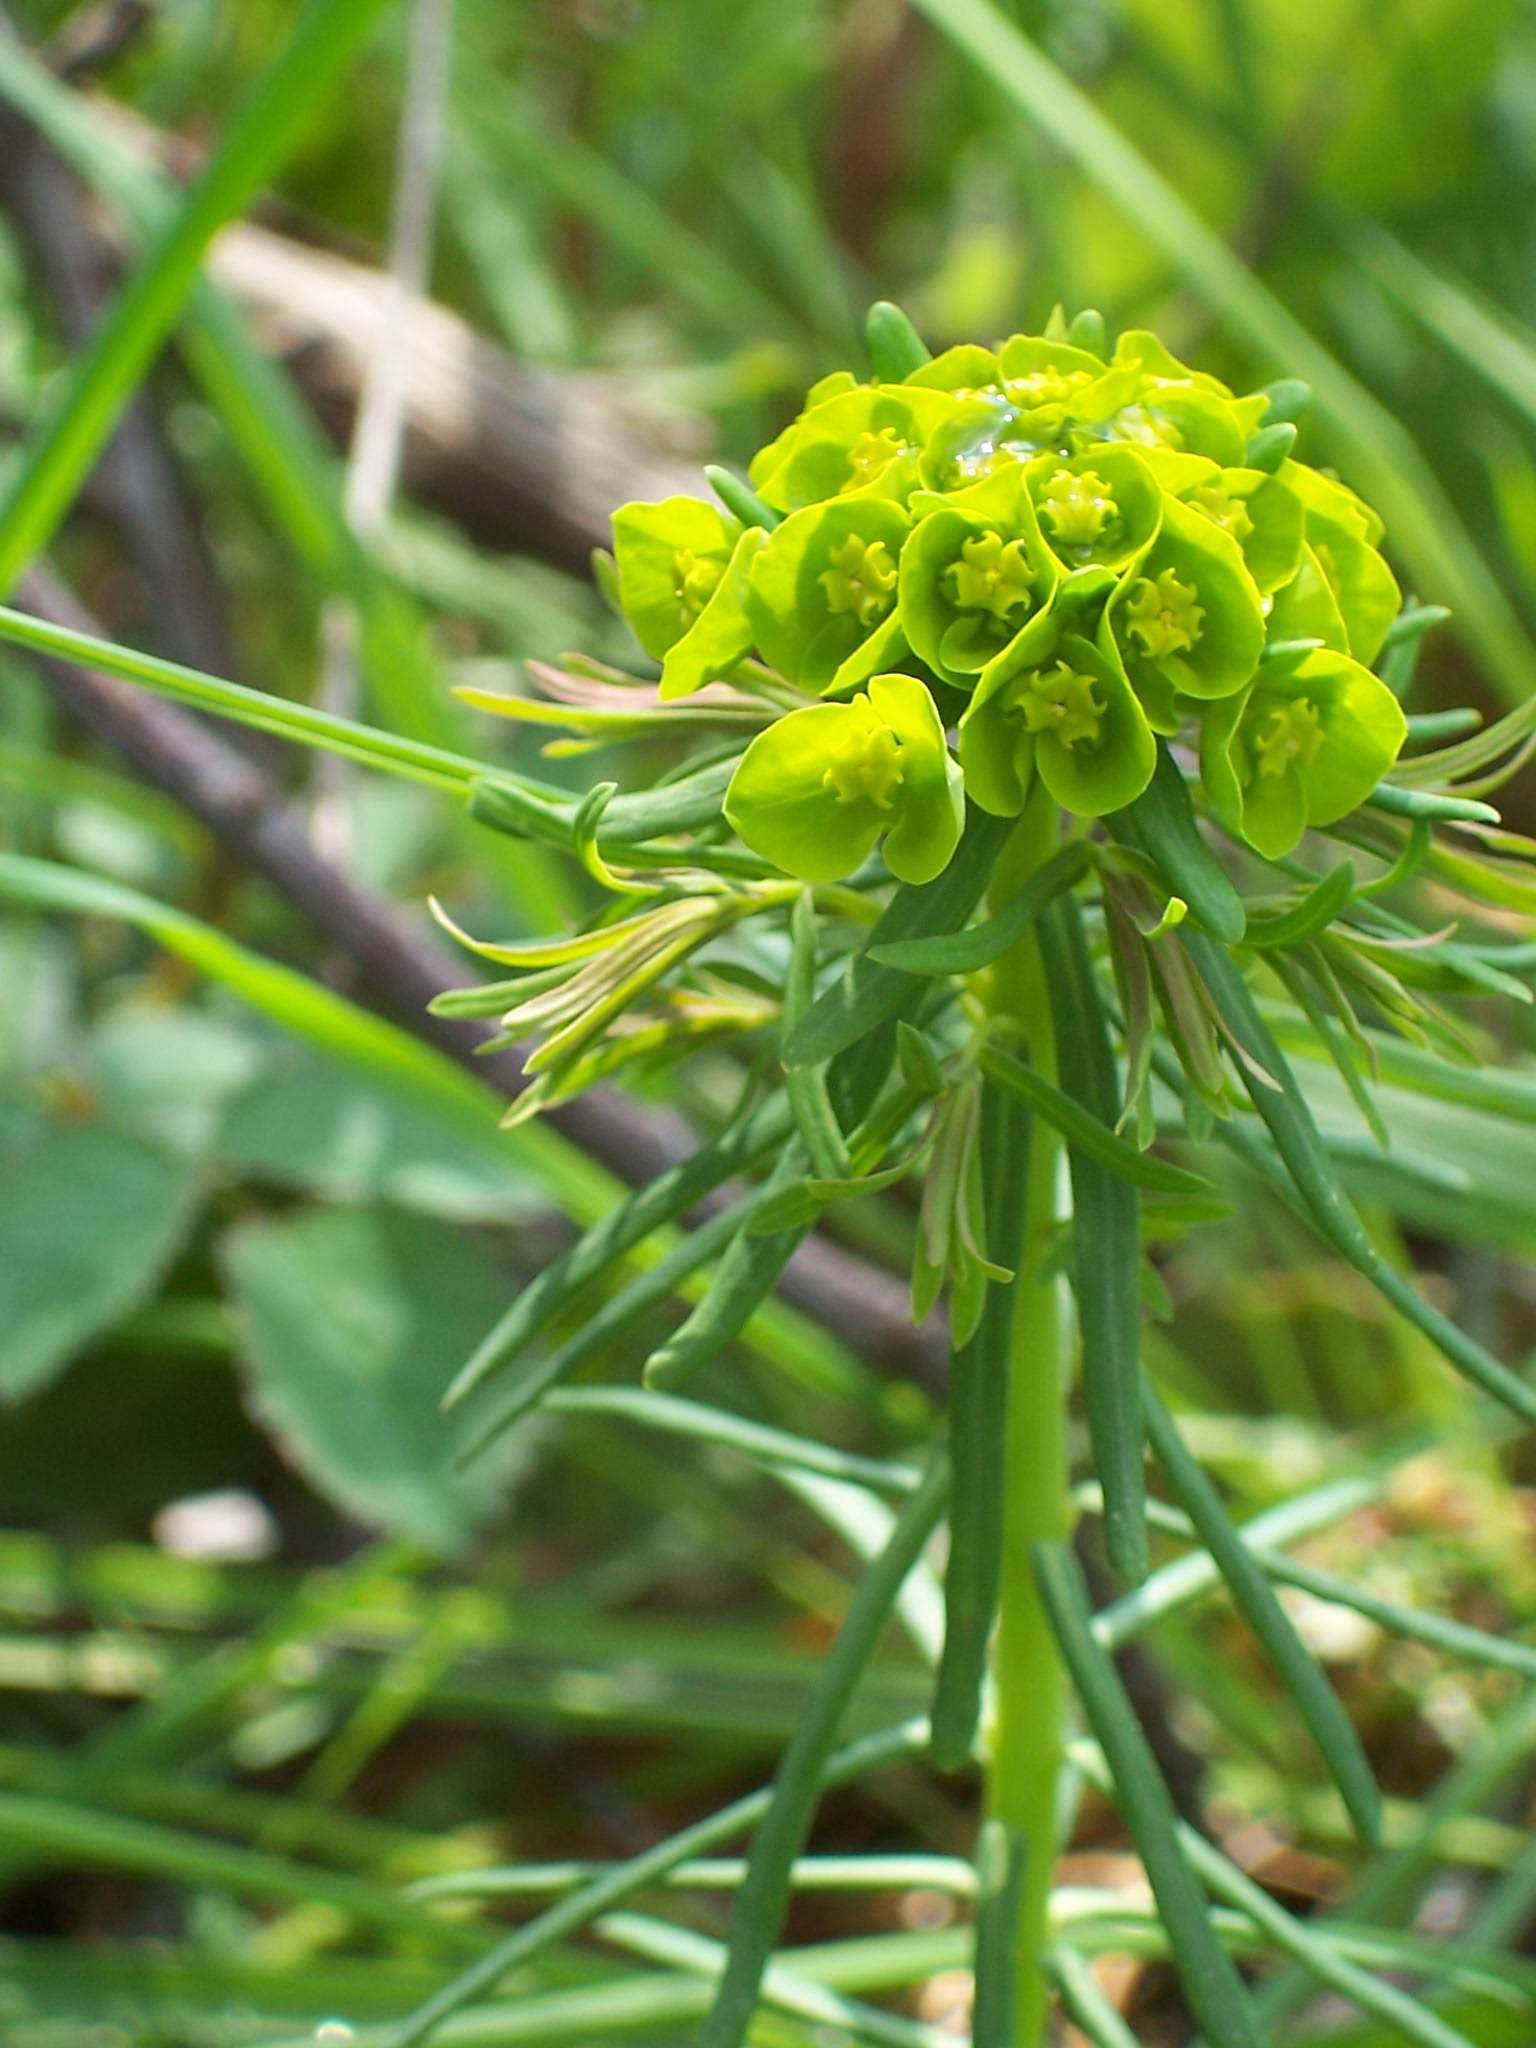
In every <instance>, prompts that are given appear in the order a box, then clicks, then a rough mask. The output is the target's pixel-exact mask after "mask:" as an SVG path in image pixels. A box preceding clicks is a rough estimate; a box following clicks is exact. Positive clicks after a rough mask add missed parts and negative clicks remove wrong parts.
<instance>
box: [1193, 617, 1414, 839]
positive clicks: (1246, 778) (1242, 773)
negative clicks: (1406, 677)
mask: <svg viewBox="0 0 1536 2048" xmlns="http://www.w3.org/2000/svg"><path fill="white" fill-rule="evenodd" d="M1272 666H1273V668H1274V669H1276V670H1277V671H1278V673H1276V674H1273V675H1272V674H1271V673H1270V672H1269V668H1268V667H1266V669H1265V670H1264V671H1261V673H1260V676H1259V679H1258V681H1257V682H1255V683H1254V684H1253V685H1252V686H1251V688H1249V689H1248V690H1246V691H1244V692H1243V694H1242V695H1241V696H1239V697H1234V698H1230V699H1228V700H1227V701H1226V702H1225V703H1223V704H1221V705H1217V706H1213V707H1212V709H1211V712H1210V713H1209V714H1208V715H1207V717H1206V720H1205V728H1204V732H1203V734H1202V739H1201V749H1200V772H1201V778H1202V780H1203V781H1204V784H1205V789H1206V794H1207V796H1208V797H1209V798H1210V801H1211V805H1212V808H1213V809H1214V810H1215V812H1216V814H1217V816H1218V817H1219V818H1221V820H1222V821H1223V823H1224V824H1226V825H1228V826H1229V827H1230V828H1231V829H1232V830H1233V831H1234V832H1236V833H1238V834H1239V835H1240V836H1241V837H1242V838H1244V839H1246V840H1247V841H1248V843H1249V845H1250V846H1252V847H1254V848H1255V849H1256V850H1257V851H1258V852H1259V853H1262V854H1263V855H1264V856H1265V857H1266V858H1267V859H1269V860H1279V859H1281V858H1282V857H1283V856H1284V855H1286V854H1288V853H1289V852H1291V850H1292V849H1293V848H1294V847H1295V846H1296V844H1297V842H1298V841H1299V840H1300V838H1301V836H1302V834H1303V833H1304V832H1305V831H1306V830H1307V828H1308V827H1309V826H1312V825H1331V824H1333V823H1334V821H1335V820H1336V819H1338V818H1342V817H1343V816H1344V815H1345V813H1346V812H1348V811H1352V810H1354V809H1355V808H1356V806H1357V805H1359V804H1361V803H1363V802H1364V801H1365V799H1366V798H1367V797H1368V796H1369V795H1370V793H1371V791H1372V790H1373V789H1374V788H1375V786H1376V784H1377V783H1378V782H1379V781H1380V780H1381V778H1382V776H1383V775H1384V774H1385V773H1386V771H1387V770H1388V768H1390V767H1391V765H1392V763H1393V762H1394V761H1395V760H1396V759H1397V754H1398V750H1399V748H1400V747H1401V746H1402V744H1403V740H1404V737H1405V736H1406V733H1407V724H1406V721H1405V720H1404V717H1403V713H1402V708H1401V706H1400V705H1399V704H1398V701H1397V699H1396V698H1395V697H1394V696H1393V694H1392V692H1391V691H1390V690H1389V689H1388V688H1387V686H1386V684H1385V683H1383V682H1381V681H1380V680H1379V679H1378V678H1377V677H1376V676H1373V675H1372V674H1371V672H1370V670H1369V669H1367V668H1363V667H1362V666H1361V665H1360V663H1359V662H1358V661H1354V660H1351V658H1350V657H1349V656H1348V655H1347V654H1338V653H1335V652H1334V651H1333V650H1332V649H1329V648H1319V649H1317V650H1316V651H1315V652H1313V653H1310V654H1307V655H1305V656H1304V657H1303V658H1302V659H1301V660H1299V661H1297V662H1295V663H1282V662H1276V663H1274V664H1273V665H1272Z"/></svg>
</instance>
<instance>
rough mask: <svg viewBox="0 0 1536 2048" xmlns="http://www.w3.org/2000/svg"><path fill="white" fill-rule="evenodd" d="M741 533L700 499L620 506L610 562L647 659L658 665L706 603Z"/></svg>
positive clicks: (723, 572) (620, 593)
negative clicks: (613, 563)
mask: <svg viewBox="0 0 1536 2048" xmlns="http://www.w3.org/2000/svg"><path fill="white" fill-rule="evenodd" d="M740 532H741V526H740V523H739V521H737V520H735V519H732V518H730V517H728V515H727V514H726V513H724V512H720V511H717V510H716V509H715V507H714V506H713V505H709V504H706V503H705V502H704V500H703V499H702V498H663V499H662V500H661V501H660V503H658V504H654V505H646V504H633V505H621V506H620V507H619V509H618V511H617V512H615V513H614V515H613V556H614V562H615V565H616V566H617V568H618V572H619V595H620V598H621V599H622V601H623V605H624V615H625V617H626V618H627V619H628V620H629V623H630V624H631V625H632V626H633V627H634V629H635V637H636V639H637V640H638V641H639V642H640V645H641V646H642V647H643V648H644V649H645V651H646V653H647V654H653V655H655V656H656V657H657V659H658V660H659V659H660V658H661V656H662V655H664V654H665V653H666V651H667V649H668V648H669V647H671V646H672V645H673V643H674V642H675V641H678V640H681V639H682V637H683V635H684V634H685V633H686V632H687V631H688V628H689V627H690V626H691V625H692V624H693V622H694V620H695V619H696V618H697V617H698V616H699V614H700V613H701V612H702V611H703V609H704V607H705V606H706V605H707V604H708V603H709V600H710V598H711V597H712V596H713V595H714V593H715V588H716V586H717V585H718V583H719V582H720V579H721V577H722V576H723V575H724V574H725V570H726V565H727V563H728V562H729V561H730V559H731V553H732V550H733V549H734V548H735V545H736V537H737V535H738V534H739V533H740Z"/></svg>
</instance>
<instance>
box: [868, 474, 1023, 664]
mask: <svg viewBox="0 0 1536 2048" xmlns="http://www.w3.org/2000/svg"><path fill="white" fill-rule="evenodd" d="M910 509H911V511H912V513H913V514H914V516H915V517H916V518H917V525H916V527H915V528H914V529H913V532H912V535H911V538H910V539H909V540H908V542H907V545H906V547H905V549H904V551H903V553H902V557H901V574H900V577H899V579H898V584H897V590H898V597H899V601H900V606H901V623H902V629H903V631H904V632H905V634H906V636H907V640H908V642H909V643H910V645H911V648H912V651H913V653H914V654H916V655H917V656H918V657H919V658H920V659H921V660H923V661H926V662H927V663H928V665H929V667H930V668H932V669H934V670H935V671H936V672H937V673H938V674H939V675H941V676H943V677H944V678H945V679H946V680H947V681H949V682H953V683H961V684H964V685H966V686H967V687H968V686H969V684H970V682H971V679H972V678H973V677H974V676H975V675H977V674H978V673H979V672H980V671H981V670H982V669H984V668H985V667H986V666H987V664H988V662H989V661H991V660H992V659H993V658H994V657H995V656H996V655H998V654H1000V653H1001V652H1002V650H1003V649H1004V648H1005V647H1006V646H1007V644H1008V642H1009V641H1010V640H1012V639H1013V637H1014V635H1015V634H1016V633H1017V632H1019V631H1020V630H1021V629H1022V627H1023V626H1024V625H1025V624H1027V622H1028V621H1029V620H1030V619H1031V618H1032V617H1033V616H1034V614H1035V613H1036V612H1037V611H1038V610H1039V609H1040V607H1041V606H1042V605H1043V604H1044V603H1045V602H1046V601H1047V600H1048V599H1049V597H1050V595H1051V592H1052V590H1053V589H1054V588H1055V585H1056V578H1057V575H1058V573H1059V572H1058V570H1057V567H1056V563H1055V561H1054V559H1053V557H1052V555H1051V552H1050V550H1049V549H1048V548H1047V547H1046V545H1045V543H1044V542H1043V541H1042V539H1041V537H1040V529H1039V527H1038V525H1037V524H1036V522H1035V513H1034V507H1033V505H1032V504H1031V503H1030V499H1029V494H1028V492H1027V491H1026V489H1025V487H1024V472H1023V470H1022V469H1021V468H1020V466H1019V465H1018V464H1017V463H1010V464H1009V465H1008V466H1007V467H1006V468H1003V469H999V470H997V471H995V472H994V474H993V475H991V476H989V477H984V478H983V479H982V481H981V482H980V483H978V484H973V485H972V486H971V487H970V489H969V490H965V491H959V492H957V493H955V495H954V496H952V497H949V498H943V497H940V496H939V495H938V494H936V493H934V492H928V491H921V492H918V493H917V494H916V495H915V497H914V498H913V501H912V504H911V507H910Z"/></svg>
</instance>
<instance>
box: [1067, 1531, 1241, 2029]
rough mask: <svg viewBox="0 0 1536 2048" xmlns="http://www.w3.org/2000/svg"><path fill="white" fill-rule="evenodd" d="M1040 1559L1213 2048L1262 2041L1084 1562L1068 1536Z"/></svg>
mask: <svg viewBox="0 0 1536 2048" xmlns="http://www.w3.org/2000/svg"><path fill="white" fill-rule="evenodd" d="M1034 1561H1035V1575H1036V1577H1037V1578H1038V1579H1039V1581H1040V1591H1041V1594H1042V1596H1043V1597H1044V1600H1045V1604H1046V1606H1047V1608H1048V1609H1049V1611H1050V1616H1051V1623H1052V1626H1053V1627H1054V1629H1055V1631H1056V1640H1057V1641H1058V1642H1059V1643H1060V1645H1061V1653H1062V1656H1063V1657H1064V1658H1065V1659H1066V1662H1067V1666H1068V1669H1069V1670H1070V1671H1071V1673H1072V1679H1073V1683H1074V1684H1075V1685H1076V1687H1077V1692H1078V1697H1079V1698H1080V1699H1081V1700H1082V1703H1083V1710H1084V1712H1085V1713H1086V1714H1087V1716H1088V1720H1089V1723H1090V1724H1091V1726H1092V1728H1093V1732H1094V1734H1095V1735H1096V1736H1097V1737H1098V1739H1099V1743H1100V1745H1101V1746H1102V1748H1103V1751H1104V1754H1105V1757H1106V1759H1107V1760H1108V1764H1109V1769H1110V1772H1111V1774H1112V1776H1113V1779H1114V1787H1115V1795H1116V1798H1117V1800H1118V1801H1119V1804H1120V1807H1121V1810H1122V1811H1123V1813H1124V1815H1125V1818H1126V1821H1127V1824H1128V1825H1129V1827H1130V1830H1131V1837H1132V1839H1133V1840H1134V1842H1135V1844H1136V1848H1137V1852H1138V1854H1139V1855H1140V1857H1141V1860H1142V1863H1143V1864H1144V1865H1145V1866H1146V1872H1147V1877H1148V1879H1149V1880H1150V1882H1151V1885H1152V1890H1153V1892H1154V1894H1155V1895H1156V1898H1157V1903H1158V1906H1159V1908H1160V1909H1161V1912H1162V1917H1163V1924H1164V1926H1165V1927H1166V1928H1167V1929H1168V1938H1169V1942H1170V1944H1171V1946H1172V1952H1173V1958H1174V1964H1175V1967H1176V1968H1177V1970H1178V1973H1179V1979H1180V1982H1181V1983H1182V1984H1183V1986H1184V1992H1185V1996H1186V1997H1187V1998H1188V2000H1189V2003H1190V2008H1191V2010H1192V2011H1193V2013H1194V2015H1195V2018H1196V2019H1197V2020H1198V2022H1199V2023H1200V2025H1201V2027H1202V2028H1203V2029H1204V2030H1205V2033H1206V2035H1207V2037H1208V2038H1209V2040H1210V2042H1211V2044H1212V2048H1263V2044H1262V2042H1261V2041H1260V2038H1259V2032H1258V2027H1257V2024H1256V2022H1255V2020H1254V2015H1253V2009H1252V2007H1251V2006H1250V2004H1249V2002H1248V1996H1247V1993H1246V1992H1245V1991H1244V1989H1243V1984H1242V1979H1241V1978H1240V1977H1239V1976H1238V1974H1237V1971H1236V1969H1235V1968H1234V1967H1233V1965H1232V1962H1231V1959H1230V1958H1229V1957H1228V1955H1227V1954H1226V1952H1225V1950H1224V1949H1223V1948H1222V1947H1221V1945H1220V1943H1219V1942H1218V1941H1217V1939H1216V1937H1215V1935H1214V1934H1213V1932H1212V1931H1211V1925H1210V1919H1209V1912H1210V1908H1209V1906H1208V1904H1207V1902H1206V1899H1205V1896H1204V1894H1203V1893H1202V1891H1201V1889H1200V1886H1199V1884H1198V1883H1197V1882H1196V1880H1195V1877H1194V1874H1193V1872H1192V1871H1191V1869H1190V1867H1189V1862H1188V1859H1187V1857H1186V1856H1185V1854H1184V1851H1183V1849H1182V1847H1181V1845H1180V1842H1179V1836H1178V1824H1177V1821H1176V1819H1175V1816H1174V1810H1173V1801H1172V1800H1171V1799H1170V1797H1169V1796H1168V1788H1167V1786H1166V1785H1165V1784H1164V1783H1163V1779H1162V1774H1161V1773H1160V1772H1159V1770H1158V1768H1157V1763H1156V1760H1155V1758H1154V1757H1153V1755H1152V1751H1151V1748H1150V1746H1149V1745H1148V1742H1147V1738H1146V1736H1145V1735H1144V1734H1143V1733H1142V1731H1141V1723H1140V1722H1139V1721H1138V1720H1137V1719H1136V1715H1135V1711H1134V1709H1133V1708H1132V1706H1131V1703H1130V1700H1129V1699H1128V1698H1127V1696H1126V1691H1125V1687H1124V1686H1123V1685H1122V1684H1121V1682H1120V1678H1119V1674H1118V1673H1117V1672H1116V1670H1115V1667H1114V1665H1113V1664H1112V1663H1111V1662H1110V1660H1109V1657H1108V1655H1107V1654H1106V1653H1105V1652H1104V1651H1103V1650H1101V1649H1100V1647H1099V1645H1098V1643H1097V1642H1096V1641H1095V1639H1094V1633H1093V1628H1092V1624H1091V1621H1090V1618H1089V1612H1088V1597H1087V1593H1086V1590H1085V1588H1084V1586H1083V1575H1082V1571H1081V1569H1080V1567H1079V1566H1078V1563H1077V1560H1076V1558H1074V1557H1073V1555H1072V1553H1071V1552H1070V1551H1069V1550H1067V1549H1066V1548H1065V1546H1064V1545H1062V1544H1057V1543H1038V1544H1036V1545H1035V1550H1034Z"/></svg>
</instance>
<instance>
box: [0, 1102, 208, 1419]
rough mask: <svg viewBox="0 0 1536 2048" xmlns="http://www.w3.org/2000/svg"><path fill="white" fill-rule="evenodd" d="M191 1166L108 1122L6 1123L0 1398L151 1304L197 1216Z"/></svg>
mask: <svg viewBox="0 0 1536 2048" xmlns="http://www.w3.org/2000/svg"><path fill="white" fill-rule="evenodd" d="M196 1197H197V1175H196V1172H195V1169H194V1167H193V1166H192V1164H191V1163H190V1162H189V1161H188V1160H186V1159H184V1158H177V1157H176V1156H175V1155H174V1154H172V1153H168V1152H166V1151H165V1150H163V1149H162V1148H161V1147H159V1146H156V1145H151V1144H148V1143H146V1142H145V1141H144V1140H143V1139H141V1138H137V1137H134V1136H132V1135H130V1134H129V1133H127V1132H124V1131H121V1130H117V1129H114V1128H113V1127H112V1126H111V1125H110V1124H108V1123H107V1122H105V1121H103V1120H101V1119H92V1120H91V1121H89V1122H85V1123H76V1124H68V1123H63V1122H60V1121H56V1120H54V1119H51V1118H46V1117H41V1116H36V1117H22V1116H16V1117H14V1118H13V1117H10V1116H7V1117H6V1119H5V1121H4V1123H3V1124H0V1401H4V1402H12V1401H19V1400H23V1399H24V1398H25V1397H26V1396H27V1395H29V1394H34V1393H36V1392H38V1391H39V1390H40V1389H41V1388H42V1387H45V1386H46V1385H47V1384H48V1383H49V1381H50V1380H52V1379H53V1378H55V1377H56V1376H57V1374H59V1373H60V1372H62V1371H63V1369H64V1367H65V1366H66V1365H67V1364H68V1363H69V1361H70V1359H71V1358H73V1357H74V1355H75V1354H76V1352H78V1351H79V1350H81V1349H82V1347H83V1346H85V1345H86V1344H89V1343H90V1342H91V1341H92V1339H93V1338H96V1337H99V1336H101V1335H102V1334H103V1333H104V1332H106V1331H107V1330H110V1329H111V1328H112V1326H113V1325H114V1324H115V1323H117V1322H119V1321H120V1320H121V1319H122V1318H123V1317H124V1316H125V1315H126V1314H127V1313H128V1312H129V1311H130V1310H131V1309H133V1308H136V1307H138V1306H139V1304H140V1303H142V1302H144V1301H146V1300H148V1298H149V1296H150V1295H151V1294H152V1293H153V1291H154V1289H155V1287H156V1286H157V1284H158V1283H159V1281H160V1278H161V1276H162V1275H163V1273H164V1272H165V1270H166V1267H167V1266H168V1265H169V1264H170V1262H171V1260H172V1259H173V1258H174V1256H175V1254H176V1253H177V1251H178V1250H179V1249H180V1247H181V1244H182V1242H183V1240H184V1238H185V1237H186V1234H187V1231H188V1229H189V1228H190V1225H191V1223H192V1219H193V1215H194V1213H195V1205H196Z"/></svg>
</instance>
